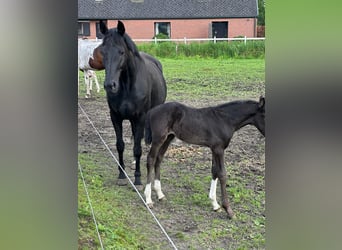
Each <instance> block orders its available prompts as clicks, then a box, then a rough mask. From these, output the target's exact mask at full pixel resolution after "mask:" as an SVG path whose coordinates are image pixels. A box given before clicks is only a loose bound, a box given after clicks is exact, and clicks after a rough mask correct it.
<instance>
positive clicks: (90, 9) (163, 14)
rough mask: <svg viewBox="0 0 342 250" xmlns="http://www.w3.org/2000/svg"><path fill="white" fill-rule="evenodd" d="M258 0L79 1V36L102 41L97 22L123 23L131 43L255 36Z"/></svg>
mask: <svg viewBox="0 0 342 250" xmlns="http://www.w3.org/2000/svg"><path fill="white" fill-rule="evenodd" d="M257 4H258V1H257V0H186V1H185V0H78V35H79V37H87V38H90V39H94V38H96V37H98V38H101V34H100V32H99V25H98V23H99V20H101V19H102V20H106V21H107V25H108V27H110V28H112V27H116V24H117V20H122V21H123V22H124V24H125V27H126V31H127V33H128V34H129V35H130V36H131V38H132V39H151V38H153V37H154V36H155V35H157V34H159V33H163V34H165V35H167V36H168V37H169V38H173V39H174V38H184V37H186V38H211V37H214V36H216V37H217V38H227V37H229V38H230V37H236V36H247V37H256V36H257V17H258V5H257Z"/></svg>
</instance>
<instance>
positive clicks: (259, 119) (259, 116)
mask: <svg viewBox="0 0 342 250" xmlns="http://www.w3.org/2000/svg"><path fill="white" fill-rule="evenodd" d="M252 123H253V125H254V126H255V127H256V128H257V129H258V130H259V131H260V133H261V134H262V135H263V136H265V98H264V97H262V96H261V97H260V99H259V103H258V108H257V112H256V114H255V115H254V117H253V122H252Z"/></svg>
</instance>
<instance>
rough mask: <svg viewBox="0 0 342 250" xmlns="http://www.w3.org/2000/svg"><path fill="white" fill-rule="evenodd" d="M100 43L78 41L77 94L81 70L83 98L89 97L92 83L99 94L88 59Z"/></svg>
mask: <svg viewBox="0 0 342 250" xmlns="http://www.w3.org/2000/svg"><path fill="white" fill-rule="evenodd" d="M101 43H102V41H101V40H98V41H89V40H84V39H78V93H79V87H80V70H82V71H83V73H84V82H85V85H86V95H85V98H89V97H91V91H92V90H93V81H95V84H96V90H97V92H100V85H99V82H98V80H97V76H96V73H95V71H94V70H95V69H93V68H92V67H91V66H90V65H89V59H90V58H93V51H94V49H95V48H96V47H98V46H99V45H100V44H101Z"/></svg>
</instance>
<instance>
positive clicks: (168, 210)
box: [78, 61, 265, 249]
mask: <svg viewBox="0 0 342 250" xmlns="http://www.w3.org/2000/svg"><path fill="white" fill-rule="evenodd" d="M162 63H163V61H162ZM163 67H164V69H165V70H167V68H168V67H167V65H166V66H165V65H164V64H163ZM205 67H207V68H208V65H206V66H205ZM206 73H207V75H208V72H206ZM173 75H174V73H172V74H170V75H166V81H167V84H168V89H169V94H168V98H167V102H169V101H180V102H182V103H184V104H186V105H188V106H193V107H205V106H209V105H217V104H221V103H224V102H228V101H233V100H239V99H255V100H258V97H259V96H260V95H264V90H263V89H264V86H265V83H264V82H263V79H261V82H260V83H258V84H255V85H251V84H249V83H247V82H246V83H245V84H243V83H241V82H235V83H232V85H231V86H235V88H236V91H240V92H239V93H238V94H236V93H237V92H231V93H233V94H232V95H231V96H228V95H220V94H217V96H206V95H205V94H206V93H207V92H205V91H203V92H201V93H200V94H198V96H197V97H193V98H187V95H186V93H182V91H178V90H177V88H173V86H172V84H174V82H176V81H180V80H179V79H180V78H181V77H182V76H180V75H178V76H177V75H174V76H173ZM209 75H211V74H209ZM227 75H228V74H227ZM210 77H211V78H215V80H217V76H216V75H215V74H212V75H211V76H208V78H210ZM221 77H223V78H224V77H225V76H221ZM100 78H101V76H100ZM211 80H213V79H210V80H208V79H207V80H203V79H201V81H206V84H208V81H211ZM183 81H184V84H193V83H192V82H190V81H189V80H188V79H185V80H183ZM191 81H194V82H195V81H196V78H195V77H193V78H192V79H191ZM246 86H248V89H249V88H252V91H251V92H247V91H246ZM249 90H250V89H249ZM193 91H195V89H193ZM222 91H223V90H222ZM222 91H221V92H222ZM102 92H103V90H101V92H100V93H99V94H98V95H96V96H95V97H93V98H90V99H85V98H82V97H81V96H80V97H79V104H80V105H81V106H82V108H83V109H84V111H85V112H86V114H87V115H88V116H89V118H90V119H91V120H92V122H93V124H94V126H95V127H96V128H97V129H98V131H99V133H100V134H101V136H102V137H103V139H104V141H106V143H107V144H108V147H109V148H110V149H111V150H112V152H113V154H114V155H116V156H117V152H116V146H115V133H114V129H113V126H112V124H111V120H110V115H109V112H108V107H107V103H106V100H105V97H104V96H103V93H102ZM217 92H220V90H217ZM241 93H246V95H248V96H242V94H241ZM253 93H254V95H253ZM78 122H79V129H78V144H79V149H78V150H79V162H80V164H81V165H82V167H83V170H84V174H85V180H86V183H87V185H88V189H89V193H90V198H91V199H92V204H93V206H94V211H95V214H96V216H97V220H98V222H99V224H100V225H101V226H100V230H99V231H100V235H101V237H102V240H103V241H104V245H105V248H108V247H110V246H108V244H111V243H109V242H113V240H111V237H117V238H118V237H119V238H120V237H121V238H122V241H123V242H125V241H129V240H128V238H129V237H131V238H134V242H135V243H127V242H126V243H122V244H123V245H125V244H128V245H127V249H134V248H135V249H136V248H139V247H144V249H158V248H163V249H172V248H171V246H170V244H169V242H168V241H167V239H166V238H165V236H164V235H163V233H162V232H161V231H160V229H159V228H158V226H157V225H156V223H155V221H154V220H153V219H152V218H151V216H150V215H149V214H148V212H147V210H146V207H145V206H144V204H143V203H142V202H141V200H140V199H139V198H138V196H137V194H136V193H135V192H133V191H132V190H133V189H132V187H130V186H129V185H128V186H117V185H116V179H117V165H116V164H115V162H114V161H113V159H112V157H111V156H110V155H109V154H108V152H107V151H106V148H105V146H104V145H103V143H102V142H101V140H100V139H99V137H98V135H97V134H96V133H95V132H94V129H93V128H92V127H91V126H90V124H89V122H88V121H87V119H86V118H85V116H84V114H83V113H82V112H81V111H80V110H79V114H78ZM194 129H195V128H194ZM123 134H124V141H125V143H126V150H125V155H124V158H125V159H126V162H127V163H126V171H127V174H128V175H129V176H130V177H131V178H132V179H134V170H133V169H132V168H134V164H133V160H134V157H133V155H132V150H131V149H132V147H133V142H132V139H131V138H132V133H131V130H130V126H129V123H128V122H127V121H125V122H124V124H123ZM142 149H143V156H142V158H141V172H142V180H146V157H147V153H148V150H149V146H146V145H145V144H144V143H142ZM264 155H265V138H264V137H263V136H262V135H261V134H260V133H259V131H257V129H256V128H255V127H252V126H246V127H244V128H242V129H240V130H239V131H237V132H236V133H235V134H234V136H233V138H232V140H231V142H230V145H229V147H228V148H227V149H226V151H225V159H224V163H225V167H226V170H227V177H228V181H227V192H228V197H229V199H230V202H231V205H232V206H233V207H234V212H235V218H234V219H233V220H227V215H226V213H225V212H213V211H212V209H211V207H210V201H209V199H208V192H209V186H210V181H211V172H210V165H211V151H210V149H209V148H205V147H200V146H196V145H190V144H186V143H183V142H181V141H178V140H176V141H174V142H173V143H172V144H171V145H170V147H169V149H168V151H167V152H166V154H165V157H164V160H163V163H162V166H161V172H162V176H163V192H164V193H165V194H166V196H167V200H166V201H163V202H161V203H158V206H155V207H154V208H153V212H154V214H155V216H156V217H157V218H158V219H159V221H160V223H161V224H162V225H163V227H164V228H165V230H166V231H167V233H168V234H169V236H170V237H171V238H172V240H173V241H174V242H175V244H176V246H177V247H178V249H188V248H190V249H191V248H193V249H227V248H229V249H236V248H239V247H245V248H248V249H251V248H258V249H263V248H265V183H264V175H265V156H264ZM129 163H131V164H130V165H129ZM79 179H80V177H79ZM143 184H144V185H145V184H146V183H145V181H143ZM141 194H142V195H143V191H141ZM152 195H154V197H156V194H155V193H153V194H152ZM220 195H221V193H220V191H219V189H218V192H217V197H218V199H219V197H220ZM78 202H79V211H78V213H79V231H81V233H80V238H79V246H83V247H89V248H94V247H95V248H97V247H99V242H98V239H97V238H96V234H95V233H94V234H93V236H94V237H93V239H91V237H89V235H90V234H89V233H88V234H87V233H85V232H87V231H91V230H94V228H95V227H94V225H93V222H92V219H91V214H90V212H89V209H87V201H86V197H85V192H84V189H83V185H82V183H81V181H79V201H78ZM125 235H126V236H125ZM126 237H127V238H126ZM116 242H117V243H116V244H119V243H118V241H116ZM129 244H135V245H129ZM117 246H120V245H117ZM128 246H129V247H128ZM153 246H154V247H153Z"/></svg>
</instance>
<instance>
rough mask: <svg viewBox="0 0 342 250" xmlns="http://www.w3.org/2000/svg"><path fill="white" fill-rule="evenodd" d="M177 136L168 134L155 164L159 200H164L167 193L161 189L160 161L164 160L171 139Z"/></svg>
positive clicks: (155, 185)
mask: <svg viewBox="0 0 342 250" xmlns="http://www.w3.org/2000/svg"><path fill="white" fill-rule="evenodd" d="M174 138H175V136H174V135H173V134H170V135H168V137H167V139H166V141H165V142H164V144H163V145H162V146H161V147H160V149H159V153H158V156H157V159H156V162H155V164H154V172H155V178H154V190H155V191H156V192H157V196H158V200H162V199H164V198H165V195H164V194H163V192H162V190H161V183H160V163H161V162H162V160H163V158H164V154H165V153H166V150H167V148H168V147H169V145H170V143H171V141H172V140H173V139H174Z"/></svg>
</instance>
